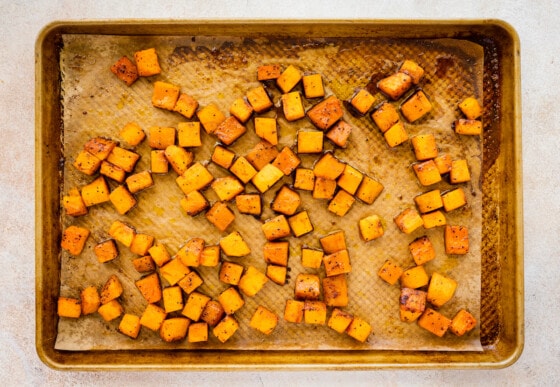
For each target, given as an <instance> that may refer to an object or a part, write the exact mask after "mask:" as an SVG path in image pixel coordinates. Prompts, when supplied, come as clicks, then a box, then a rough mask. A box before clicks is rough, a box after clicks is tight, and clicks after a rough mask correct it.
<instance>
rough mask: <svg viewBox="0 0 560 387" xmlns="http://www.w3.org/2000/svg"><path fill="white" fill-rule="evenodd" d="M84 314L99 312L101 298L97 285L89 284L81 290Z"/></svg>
mask: <svg viewBox="0 0 560 387" xmlns="http://www.w3.org/2000/svg"><path fill="white" fill-rule="evenodd" d="M80 301H81V307H82V314H83V315H84V316H86V315H88V314H92V313H95V312H97V309H99V305H101V298H100V297H99V292H98V291H97V288H96V287H95V286H88V287H87V288H84V289H83V290H82V291H81V292H80Z"/></svg>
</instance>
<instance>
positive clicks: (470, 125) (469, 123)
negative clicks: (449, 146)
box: [453, 118, 482, 136]
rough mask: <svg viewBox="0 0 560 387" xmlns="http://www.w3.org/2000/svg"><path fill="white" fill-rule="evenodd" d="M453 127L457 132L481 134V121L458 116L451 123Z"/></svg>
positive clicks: (471, 134)
mask: <svg viewBox="0 0 560 387" xmlns="http://www.w3.org/2000/svg"><path fill="white" fill-rule="evenodd" d="M453 128H454V129H455V133H457V134H462V135H466V136H478V135H480V134H482V121H479V120H467V119H464V118H460V119H458V120H457V121H455V122H454V123H453Z"/></svg>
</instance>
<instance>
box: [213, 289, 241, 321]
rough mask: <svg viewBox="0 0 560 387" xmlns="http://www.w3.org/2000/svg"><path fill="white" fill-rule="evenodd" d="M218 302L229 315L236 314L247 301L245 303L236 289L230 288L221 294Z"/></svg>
mask: <svg viewBox="0 0 560 387" xmlns="http://www.w3.org/2000/svg"><path fill="white" fill-rule="evenodd" d="M218 302H219V303H220V304H221V305H222V307H223V308H224V311H225V312H226V314H228V315H230V314H234V313H235V312H236V311H238V310H239V309H241V307H242V306H243V305H244V304H245V301H243V298H242V297H241V295H240V294H239V292H238V291H237V289H236V288H234V287H229V288H227V289H226V290H224V291H223V292H222V293H220V295H219V296H218Z"/></svg>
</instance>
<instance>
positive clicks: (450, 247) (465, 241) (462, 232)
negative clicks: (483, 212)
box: [444, 225, 469, 255]
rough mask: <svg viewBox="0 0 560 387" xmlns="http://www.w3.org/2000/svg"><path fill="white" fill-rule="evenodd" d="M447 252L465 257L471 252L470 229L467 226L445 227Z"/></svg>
mask: <svg viewBox="0 0 560 387" xmlns="http://www.w3.org/2000/svg"><path fill="white" fill-rule="evenodd" d="M444 240H445V252H446V253H447V254H458V255H464V254H467V253H468V252H469V229H468V228H467V227H465V226H451V225H446V226H445V233H444Z"/></svg>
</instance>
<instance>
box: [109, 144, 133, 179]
mask: <svg viewBox="0 0 560 387" xmlns="http://www.w3.org/2000/svg"><path fill="white" fill-rule="evenodd" d="M138 160H140V155H139V154H137V153H134V152H132V151H129V150H127V149H124V148H121V147H119V146H116V147H114V148H113V150H112V151H111V153H109V156H107V161H108V162H109V163H111V164H113V165H116V166H117V167H120V168H122V169H124V170H125V171H126V172H129V173H130V172H132V171H133V170H134V167H135V166H136V163H137V162H138Z"/></svg>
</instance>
